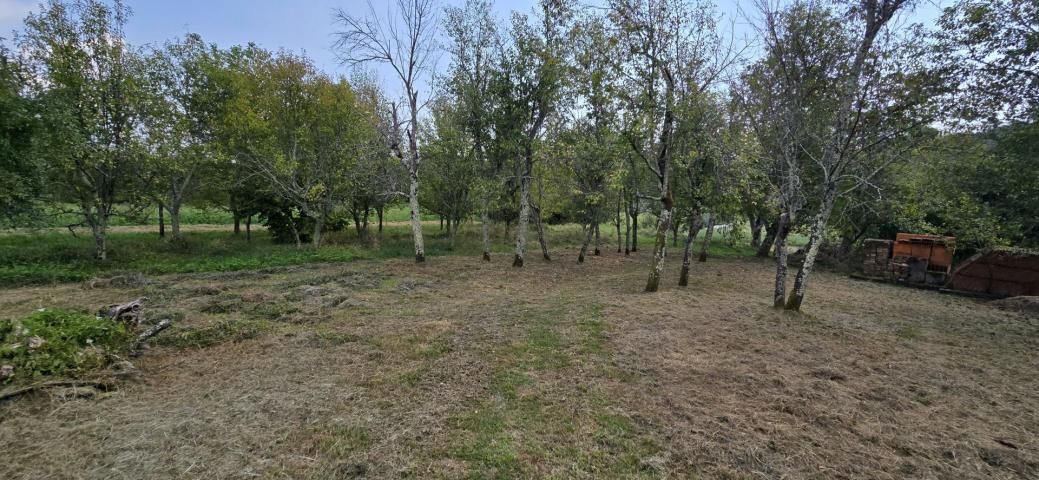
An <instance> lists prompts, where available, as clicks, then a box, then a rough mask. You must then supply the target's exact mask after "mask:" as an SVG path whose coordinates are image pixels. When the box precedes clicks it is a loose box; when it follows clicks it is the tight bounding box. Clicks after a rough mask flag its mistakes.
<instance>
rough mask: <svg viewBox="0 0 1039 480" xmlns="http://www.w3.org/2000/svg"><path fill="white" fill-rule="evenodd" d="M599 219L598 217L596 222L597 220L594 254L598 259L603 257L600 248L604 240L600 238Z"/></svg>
mask: <svg viewBox="0 0 1039 480" xmlns="http://www.w3.org/2000/svg"><path fill="white" fill-rule="evenodd" d="M598 218H599V217H598V215H597V216H596V220H595V251H594V252H593V253H592V255H595V256H596V257H598V256H599V255H602V250H601V249H600V248H599V247H600V246H601V245H602V239H601V237H600V236H599V220H598Z"/></svg>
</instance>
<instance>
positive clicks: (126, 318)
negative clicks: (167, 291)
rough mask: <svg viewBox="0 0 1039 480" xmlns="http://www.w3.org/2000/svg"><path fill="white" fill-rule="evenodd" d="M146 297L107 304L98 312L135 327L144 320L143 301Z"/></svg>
mask: <svg viewBox="0 0 1039 480" xmlns="http://www.w3.org/2000/svg"><path fill="white" fill-rule="evenodd" d="M147 300H148V297H141V298H138V299H137V300H134V301H132V302H127V303H123V304H117V305H109V306H108V307H105V308H102V309H101V311H100V312H98V314H99V316H101V317H104V318H111V319H112V320H115V321H118V322H123V323H125V324H126V325H127V326H132V327H137V326H139V325H140V324H141V322H143V321H144V302H145V301H147Z"/></svg>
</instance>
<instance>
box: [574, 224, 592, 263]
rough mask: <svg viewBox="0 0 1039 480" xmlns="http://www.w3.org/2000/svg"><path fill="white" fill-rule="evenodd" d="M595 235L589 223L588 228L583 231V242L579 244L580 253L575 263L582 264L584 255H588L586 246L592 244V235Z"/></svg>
mask: <svg viewBox="0 0 1039 480" xmlns="http://www.w3.org/2000/svg"><path fill="white" fill-rule="evenodd" d="M594 234H595V229H594V228H593V227H592V224H591V223H589V224H588V227H587V228H585V230H584V241H583V242H581V251H580V252H578V254H577V263H584V255H585V254H586V253H588V244H590V243H592V235H594Z"/></svg>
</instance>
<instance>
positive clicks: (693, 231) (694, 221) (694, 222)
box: [678, 210, 703, 287]
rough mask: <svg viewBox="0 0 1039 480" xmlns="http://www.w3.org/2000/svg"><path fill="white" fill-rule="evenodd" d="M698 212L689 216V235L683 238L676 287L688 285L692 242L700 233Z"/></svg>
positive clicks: (691, 259) (691, 261)
mask: <svg viewBox="0 0 1039 480" xmlns="http://www.w3.org/2000/svg"><path fill="white" fill-rule="evenodd" d="M702 221H703V220H701V219H700V212H697V211H695V210H694V211H693V213H691V214H690V215H689V233H688V234H687V235H686V237H685V250H684V251H683V252H682V271H681V273H679V274H678V286H680V287H685V286H687V285H689V267H690V265H692V263H693V241H694V240H696V235H697V234H699V233H700V222H702Z"/></svg>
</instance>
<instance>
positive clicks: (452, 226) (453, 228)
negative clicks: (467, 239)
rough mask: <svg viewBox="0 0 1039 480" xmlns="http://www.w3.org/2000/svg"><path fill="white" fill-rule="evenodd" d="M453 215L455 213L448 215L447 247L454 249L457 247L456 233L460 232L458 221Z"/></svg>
mask: <svg viewBox="0 0 1039 480" xmlns="http://www.w3.org/2000/svg"><path fill="white" fill-rule="evenodd" d="M452 216H453V214H452V215H448V217H447V248H448V250H454V249H455V235H457V234H458V223H457V222H455V221H454V220H453V219H452V218H451V217H452Z"/></svg>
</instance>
